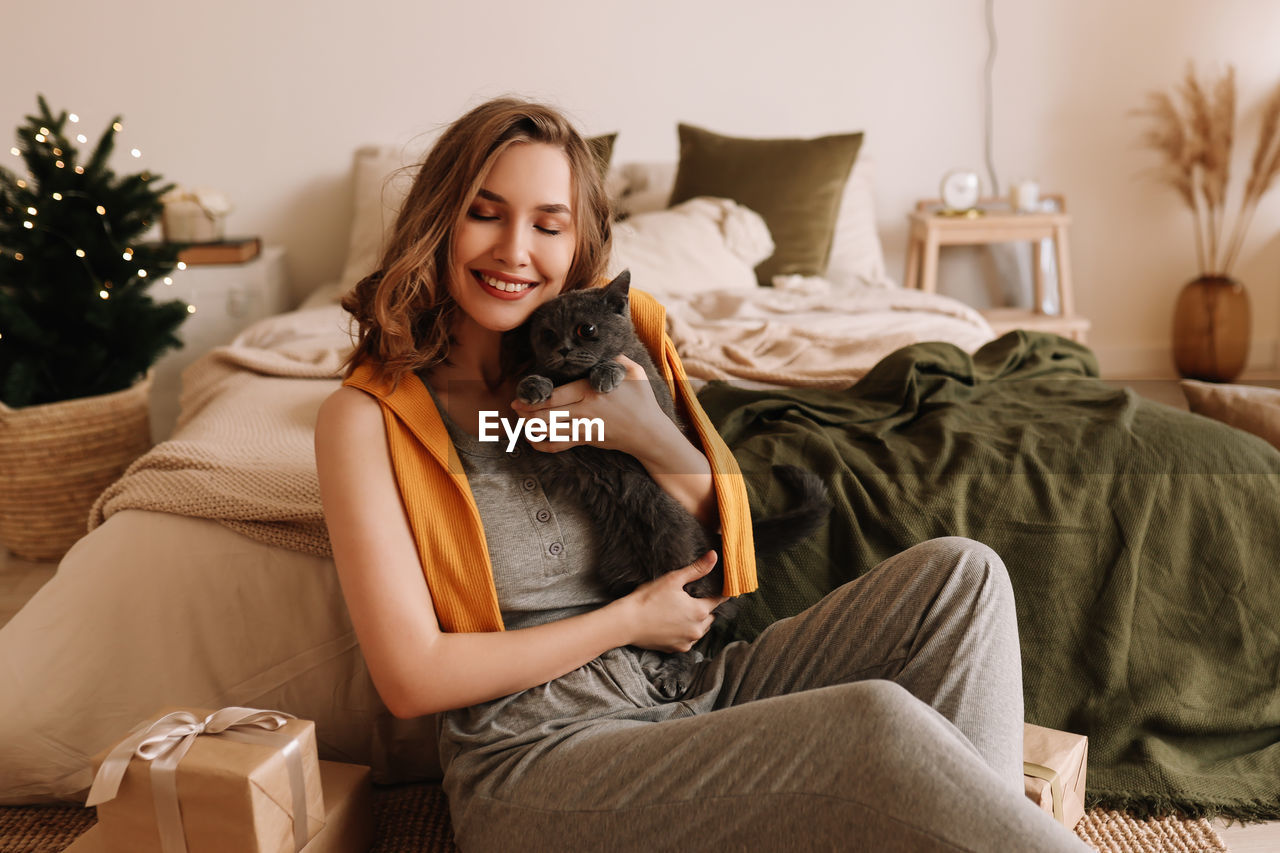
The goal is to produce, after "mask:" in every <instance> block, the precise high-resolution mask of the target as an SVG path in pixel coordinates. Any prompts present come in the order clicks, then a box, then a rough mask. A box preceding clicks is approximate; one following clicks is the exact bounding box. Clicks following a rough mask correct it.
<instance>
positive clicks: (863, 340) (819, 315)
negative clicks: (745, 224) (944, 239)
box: [662, 277, 995, 388]
mask: <svg viewBox="0 0 1280 853" xmlns="http://www.w3.org/2000/svg"><path fill="white" fill-rule="evenodd" d="M779 285H780V286H779V287H776V288H755V289H753V290H718V291H707V292H704V293H698V294H693V295H690V296H687V297H677V296H666V295H664V296H663V297H662V301H663V302H664V304H666V306H667V316H668V326H669V329H670V333H671V339H672V340H673V341H674V342H675V345H676V349H677V350H679V352H680V357H681V359H682V360H683V361H684V367H685V370H686V371H687V372H688V374H689V375H690V376H693V377H696V378H699V379H747V380H753V381H757V382H768V383H776V384H780V385H810V386H817V387H829V388H846V387H848V386H850V385H852V384H853V383H854V382H856V381H857V380H858V379H859V378H861V377H862V375H863V374H865V373H866V372H867V371H868V370H870V369H871V368H872V367H873V366H874V365H875V364H876V362H878V361H879V360H880V359H881V358H883V357H884V356H886V355H888V354H889V353H891V352H893V351H894V350H896V349H899V348H901V347H904V346H907V345H909V344H915V343H920V342H922V341H949V342H950V343H953V344H955V345H956V346H958V347H960V348H961V349H963V350H965V351H966V352H973V351H974V350H976V349H977V348H978V347H980V346H982V345H983V344H985V343H986V342H987V341H989V340H991V339H992V338H993V337H994V336H995V335H994V334H993V332H992V330H991V326H990V325H988V323H987V321H986V320H985V319H984V318H983V317H982V315H981V314H979V313H978V312H977V311H974V310H973V309H972V308H970V307H969V306H967V305H964V304H963V303H961V302H957V301H956V300H954V299H950V298H948V297H944V296H939V295H937V294H932V293H924V292H922V291H918V290H900V289H897V288H883V287H867V286H852V287H837V286H835V285H833V284H831V283H830V282H827V281H826V280H825V279H820V278H801V277H795V278H793V279H791V280H790V281H782V282H779Z"/></svg>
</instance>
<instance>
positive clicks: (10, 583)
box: [0, 380, 1280, 853]
mask: <svg viewBox="0 0 1280 853" xmlns="http://www.w3.org/2000/svg"><path fill="white" fill-rule="evenodd" d="M1121 384H1124V385H1125V386H1127V387H1130V388H1132V389H1133V390H1134V391H1136V392H1137V393H1139V394H1141V395H1143V396H1144V397H1147V398H1149V399H1152V400H1155V401H1157V402H1160V403H1164V404H1166V405H1170V406H1175V407H1178V408H1182V409H1185V408H1187V405H1186V401H1185V400H1184V399H1183V396H1182V392H1181V390H1179V388H1178V383H1177V382H1176V381H1172V380H1168V381H1166V380H1151V381H1126V382H1124V383H1121ZM55 568H56V565H55V564H54V563H36V562H32V561H30V560H21V559H18V558H17V557H14V556H12V555H10V554H8V553H6V552H5V551H4V550H3V549H0V627H3V626H4V625H5V624H6V623H8V621H9V620H10V619H11V618H12V617H13V615H14V614H15V613H17V612H18V610H19V609H21V608H22V605H23V604H25V603H26V601H27V600H28V599H29V598H31V596H33V595H35V593H36V591H37V590H38V589H40V587H41V586H43V585H44V583H45V581H47V580H49V578H51V577H53V573H54V569H55ZM1214 828H1215V829H1217V831H1218V834H1219V835H1221V836H1222V839H1223V841H1224V842H1225V843H1226V845H1227V849H1228V850H1230V851H1231V853H1277V851H1280V821H1274V822H1271V823H1264V824H1253V825H1250V826H1240V825H1234V826H1230V827H1228V826H1226V825H1225V824H1224V823H1223V822H1222V821H1215V822H1214ZM1189 853H1190V851H1189Z"/></svg>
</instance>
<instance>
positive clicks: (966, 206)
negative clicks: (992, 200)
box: [940, 169, 982, 216]
mask: <svg viewBox="0 0 1280 853" xmlns="http://www.w3.org/2000/svg"><path fill="white" fill-rule="evenodd" d="M940 192H941V194H942V205H943V212H944V213H947V214H950V215H952V216H960V215H966V216H974V215H977V214H978V213H979V212H980V211H979V210H978V200H979V199H980V198H982V181H981V180H980V179H979V178H978V173H977V172H971V171H969V170H968V169H953V170H951V171H950V172H947V173H946V174H945V175H943V176H942V186H941V188H940Z"/></svg>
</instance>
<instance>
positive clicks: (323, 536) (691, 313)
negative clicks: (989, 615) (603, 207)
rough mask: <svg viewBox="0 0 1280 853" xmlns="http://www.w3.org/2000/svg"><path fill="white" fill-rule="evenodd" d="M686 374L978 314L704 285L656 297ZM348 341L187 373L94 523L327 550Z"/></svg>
mask: <svg viewBox="0 0 1280 853" xmlns="http://www.w3.org/2000/svg"><path fill="white" fill-rule="evenodd" d="M663 301H664V302H666V303H667V304H668V306H669V310H668V323H669V326H670V330H671V334H672V337H673V339H674V340H675V343H676V347H677V348H678V349H679V351H680V354H681V356H682V358H683V359H684V364H685V367H686V369H687V370H688V372H689V374H690V375H691V376H693V377H695V378H702V379H750V380H759V381H764V382H772V383H778V384H784V385H802V384H819V385H830V386H837V387H840V386H846V385H849V384H852V383H853V382H854V381H855V380H856V379H857V378H858V377H859V376H861V375H862V374H863V373H865V372H866V371H867V370H868V369H869V368H870V367H871V366H872V365H874V364H875V363H876V362H877V361H879V360H880V358H882V357H883V356H884V355H886V354H888V353H889V352H892V351H893V350H895V349H897V348H899V347H901V346H905V345H907V344H911V343H916V342H918V341H921V340H947V341H951V342H952V343H955V344H957V345H958V346H960V347H961V348H963V349H966V350H973V349H976V348H977V347H978V346H980V345H981V344H983V343H985V342H986V341H987V340H990V338H991V337H992V334H991V329H990V327H989V326H987V324H986V322H985V321H984V320H983V319H982V317H981V316H980V315H979V314H977V313H976V312H974V311H972V310H971V309H969V308H967V307H966V306H964V305H962V304H960V303H958V302H955V301H954V300H951V299H947V298H945V297H937V296H933V295H932V294H924V293H919V292H916V291H903V290H885V289H881V288H857V289H850V290H844V291H835V290H831V289H828V288H824V287H823V286H822V283H821V282H817V283H815V282H814V281H813V280H805V282H803V283H802V284H801V286H800V287H799V288H798V289H797V288H794V287H793V289H790V290H770V289H756V290H750V291H737V290H734V291H709V292H706V293H702V294H699V295H695V296H691V297H688V298H677V297H663ZM350 346H351V338H350V335H349V332H348V323H347V315H346V314H345V312H343V311H342V309H341V308H340V307H339V306H337V305H324V306H321V307H316V308H310V309H306V310H300V311H294V312H291V313H288V314H282V315H280V316H278V317H271V318H268V319H266V320H263V321H261V322H259V323H257V324H255V325H254V326H252V327H250V328H249V329H247V330H246V331H245V332H244V333H243V334H241V335H240V336H239V337H237V338H236V339H235V340H234V341H233V342H232V343H231V344H229V345H227V346H224V347H219V348H217V349H215V350H213V351H212V352H210V353H209V354H207V355H205V356H204V357H202V358H200V359H199V360H197V361H196V362H195V363H193V364H192V365H191V366H190V367H189V368H187V370H186V372H185V373H184V374H183V393H182V416H181V418H180V419H179V421H178V426H177V429H176V431H175V432H174V436H173V438H172V439H171V440H169V441H166V442H164V443H163V444H160V445H158V446H156V447H154V448H152V449H151V451H149V452H148V453H147V454H145V455H144V456H142V457H141V458H139V459H138V460H137V461H136V462H134V464H133V465H131V466H130V467H129V469H128V470H127V471H126V472H125V473H124V475H123V476H122V477H121V478H120V479H119V480H118V481H117V482H116V483H114V484H113V485H112V486H110V487H109V488H108V489H107V490H106V491H105V492H103V493H102V495H101V496H100V497H99V498H98V500H97V502H96V503H95V504H94V506H93V509H92V511H91V513H90V519H89V529H90V530H92V529H93V528H95V527H97V526H99V525H100V524H102V523H103V522H104V521H105V520H106V519H108V518H110V517H111V516H112V515H113V514H114V513H117V512H120V511H122V510H126V509H141V510H153V511H158V512H167V513H173V514H176V515H183V516H190V517H193V518H207V519H213V520H215V521H218V522H220V523H221V524H223V525H225V526H227V527H229V528H231V529H232V530H235V531H237V532H239V533H242V534H244V535H245V536H248V537H250V538H251V539H254V540H256V541H259V542H265V543H267V544H270V545H277V546H280V547H283V548H288V549H290V550H292V551H300V552H302V553H305V554H314V555H317V556H328V555H329V554H330V553H331V551H330V547H329V537H328V533H327V531H326V528H325V524H324V516H323V513H322V511H321V507H320V491H319V486H318V484H317V480H316V468H315V450H314V444H313V442H314V437H313V436H314V431H315V418H316V412H317V411H318V409H319V408H320V404H321V402H322V401H323V400H324V398H325V397H327V396H328V395H329V394H331V393H332V392H333V391H334V390H335V389H336V388H337V387H338V386H339V378H338V376H339V369H340V366H341V362H342V359H343V358H344V356H345V355H346V353H347V352H348V351H349V349H350Z"/></svg>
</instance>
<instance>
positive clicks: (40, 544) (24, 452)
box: [0, 373, 152, 560]
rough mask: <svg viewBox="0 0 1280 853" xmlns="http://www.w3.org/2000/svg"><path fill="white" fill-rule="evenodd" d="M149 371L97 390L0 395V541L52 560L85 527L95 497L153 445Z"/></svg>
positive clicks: (28, 555) (32, 556) (19, 551)
mask: <svg viewBox="0 0 1280 853" xmlns="http://www.w3.org/2000/svg"><path fill="white" fill-rule="evenodd" d="M151 378H152V374H151V373H148V374H147V375H146V377H145V378H143V379H142V381H140V382H138V383H137V384H136V385H134V386H133V387H131V388H126V389H125V390H123V391H116V392H115V393H112V394H102V395H100V396H97V397H82V398H79V399H76V400H65V401H62V402H59V403H47V404H45V405H42V406H24V407H23V408H21V409H11V408H9V407H8V406H6V405H4V404H3V403H0V545H3V546H4V547H5V548H7V549H8V550H9V551H10V552H12V553H13V554H14V555H16V556H18V557H22V558H24V559H28V560H58V559H60V558H61V557H62V555H63V554H65V553H66V552H67V549H68V548H70V547H71V546H72V544H74V543H75V541H76V540H77V539H79V538H80V537H81V536H83V535H84V534H85V533H86V531H87V528H88V520H89V508H90V507H92V506H93V502H94V500H96V499H97V497H98V495H99V494H100V493H101V492H102V490H103V489H105V488H106V487H107V486H109V485H111V484H112V483H113V482H115V480H116V479H117V478H118V477H119V476H120V475H121V474H122V473H123V472H124V469H125V468H128V467H129V464H130V463H131V462H133V460H135V459H137V458H138V457H139V456H141V455H142V454H143V453H145V452H147V450H148V449H149V448H150V447H151V423H150V415H149V407H148V402H149V396H148V395H149V394H150V391H151Z"/></svg>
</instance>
